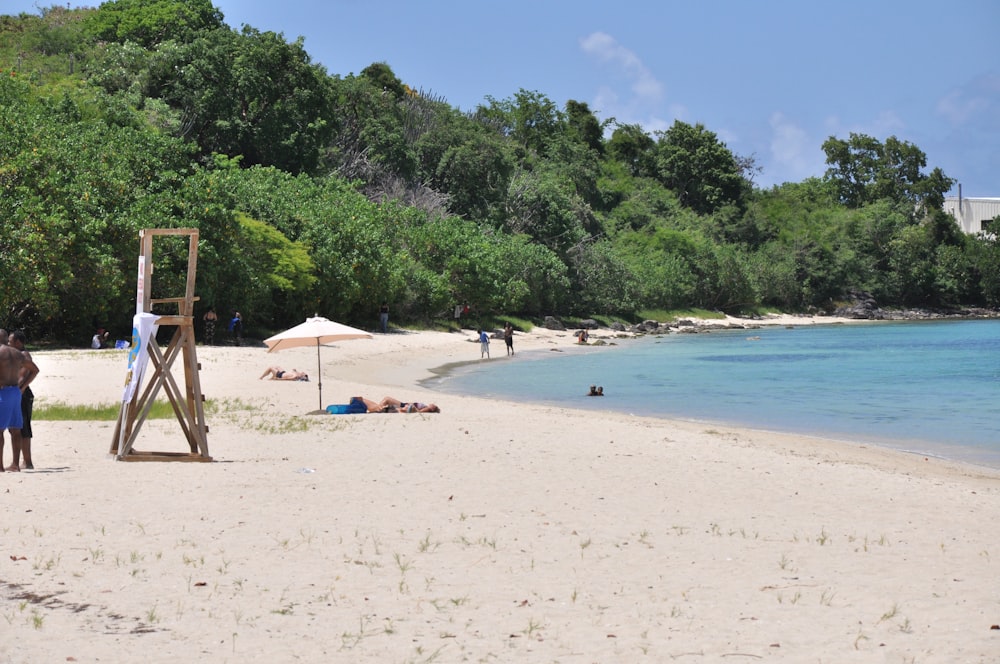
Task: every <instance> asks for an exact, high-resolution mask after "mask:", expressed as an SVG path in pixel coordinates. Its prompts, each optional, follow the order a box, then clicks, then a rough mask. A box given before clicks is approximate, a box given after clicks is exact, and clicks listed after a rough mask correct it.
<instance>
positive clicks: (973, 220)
mask: <svg viewBox="0 0 1000 664" xmlns="http://www.w3.org/2000/svg"><path fill="white" fill-rule="evenodd" d="M944 211H945V212H947V213H948V214H950V215H951V216H953V217H954V218H955V221H956V222H958V225H959V226H961V227H962V230H963V231H965V232H966V233H982V232H992V233H996V232H997V231H998V230H1000V228H998V227H997V226H998V224H993V220H994V219H996V218H997V217H1000V198H963V197H962V196H961V193H960V194H959V195H958V196H951V197H948V198H946V199H944ZM991 224H993V227H991Z"/></svg>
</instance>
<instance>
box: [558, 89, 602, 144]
mask: <svg viewBox="0 0 1000 664" xmlns="http://www.w3.org/2000/svg"><path fill="white" fill-rule="evenodd" d="M566 126H567V130H568V133H569V135H570V136H571V137H572V138H574V139H575V140H577V141H579V142H580V143H583V144H584V145H586V146H587V147H588V148H590V149H591V150H593V151H594V152H596V153H598V154H602V153H603V152H604V129H603V127H601V123H600V121H599V120H598V119H597V116H595V115H594V113H593V111H591V110H590V107H589V106H588V105H587V104H586V103H585V102H582V101H574V100H572V99H570V100H569V101H568V102H566Z"/></svg>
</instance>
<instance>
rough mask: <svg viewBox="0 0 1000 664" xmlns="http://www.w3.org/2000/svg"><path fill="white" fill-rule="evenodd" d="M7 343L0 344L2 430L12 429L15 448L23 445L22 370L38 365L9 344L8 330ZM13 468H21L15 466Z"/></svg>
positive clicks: (0, 447) (0, 465)
mask: <svg viewBox="0 0 1000 664" xmlns="http://www.w3.org/2000/svg"><path fill="white" fill-rule="evenodd" d="M0 340H3V341H4V342H5V343H4V344H3V345H0V432H2V431H3V430H4V429H7V430H8V431H10V438H11V443H12V444H13V445H14V449H16V450H20V447H21V424H22V420H21V376H22V373H21V370H22V369H23V368H24V367H25V366H27V368H28V369H29V370H30V369H34V371H35V373H37V372H38V367H37V366H35V363H34V362H32V361H31V359H30V356H28V357H26V355H27V353H24V352H23V351H20V350H18V349H17V348H14V347H13V346H8V345H7V344H6V341H7V333H6V331H5V332H4V333H3V334H2V335H0ZM12 470H20V469H19V468H16V467H13V468H12ZM0 472H3V436H2V434H0Z"/></svg>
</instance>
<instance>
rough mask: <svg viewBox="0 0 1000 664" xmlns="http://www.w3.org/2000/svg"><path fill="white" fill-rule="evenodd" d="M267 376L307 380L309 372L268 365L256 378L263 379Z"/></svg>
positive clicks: (279, 378) (274, 378) (276, 378)
mask: <svg viewBox="0 0 1000 664" xmlns="http://www.w3.org/2000/svg"><path fill="white" fill-rule="evenodd" d="M268 376H270V377H271V380H309V374H307V373H306V372H305V371H299V370H298V369H292V370H291V371H285V370H284V369H282V368H281V367H268V368H267V369H265V370H264V373H262V374H261V375H260V378H258V379H257V380H263V379H265V378H267V377H268Z"/></svg>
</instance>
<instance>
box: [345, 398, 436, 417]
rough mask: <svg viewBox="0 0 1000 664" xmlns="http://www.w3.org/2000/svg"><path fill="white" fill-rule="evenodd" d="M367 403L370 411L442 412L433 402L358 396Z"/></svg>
mask: <svg viewBox="0 0 1000 664" xmlns="http://www.w3.org/2000/svg"><path fill="white" fill-rule="evenodd" d="M357 398H359V399H361V401H362V402H363V403H364V404H365V407H366V408H367V409H368V412H369V413H440V412H441V409H440V408H438V407H437V406H436V405H435V404H432V403H420V402H418V401H411V402H405V401H400V400H399V399H396V398H395V397H382V400H381V401H373V400H371V399H366V398H365V397H357Z"/></svg>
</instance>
